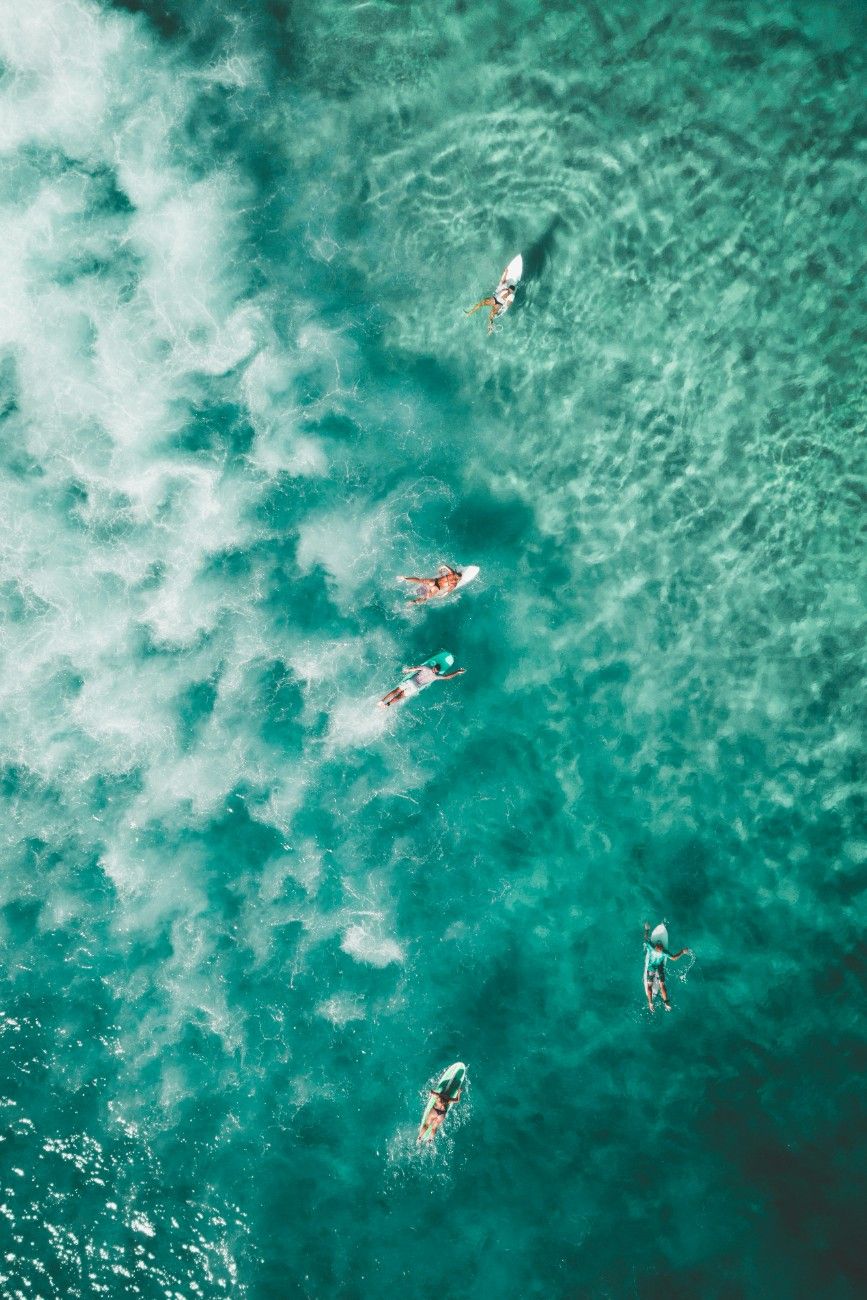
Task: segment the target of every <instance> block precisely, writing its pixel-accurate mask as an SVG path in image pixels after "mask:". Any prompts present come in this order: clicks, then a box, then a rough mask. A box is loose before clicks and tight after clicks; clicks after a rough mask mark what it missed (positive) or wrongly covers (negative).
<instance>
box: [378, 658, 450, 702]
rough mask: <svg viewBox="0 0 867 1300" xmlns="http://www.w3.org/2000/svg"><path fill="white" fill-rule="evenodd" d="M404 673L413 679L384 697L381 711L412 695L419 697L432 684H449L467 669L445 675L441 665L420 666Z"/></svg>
mask: <svg viewBox="0 0 867 1300" xmlns="http://www.w3.org/2000/svg"><path fill="white" fill-rule="evenodd" d="M403 671H404V673H412V677H410V678H408V679H407V681H405V682H401V684H400V686H395V688H394V690H393V691H389V692H388V694H387V695H383V697H382V699H381V700H380V701H379V707H380V708H381V709H387V708H388V706H389V705H390V704H397V703H398V702H399V701H400V700H408V699H409V698H410V696H412V695H418V693H419V691H421V690H423V689H424V688H425V686H430V684H431V682H436V681H440V682H447V681H450V680H451V678H452V677H460V675H461V673H465V672H466V671H467V670H466V668H456V669H455V671H454V672H453V673H444V672H443V670H442V667H441V665H440V664H420V665H419V666H418V668H404V669H403Z"/></svg>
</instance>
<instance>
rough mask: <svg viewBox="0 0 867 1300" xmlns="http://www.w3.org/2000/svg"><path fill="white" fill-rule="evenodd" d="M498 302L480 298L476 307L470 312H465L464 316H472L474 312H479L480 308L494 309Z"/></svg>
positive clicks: (494, 299)
mask: <svg viewBox="0 0 867 1300" xmlns="http://www.w3.org/2000/svg"><path fill="white" fill-rule="evenodd" d="M496 301H497V300H496V298H480V299H479V301H478V302H477V303H476V305H475V307H470V309H469V311H464V315H465V316H472V314H473V312H474V311H478V310H479V308H480V307H492V306H493V305H494V303H495V302H496Z"/></svg>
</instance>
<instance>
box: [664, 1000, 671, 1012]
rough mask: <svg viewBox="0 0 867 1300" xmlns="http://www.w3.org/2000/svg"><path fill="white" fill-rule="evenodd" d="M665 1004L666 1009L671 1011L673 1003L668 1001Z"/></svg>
mask: <svg viewBox="0 0 867 1300" xmlns="http://www.w3.org/2000/svg"><path fill="white" fill-rule="evenodd" d="M663 1005H664V1006H665V1009H666V1011H670V1010H671V1003H670V1002H666V1003H664V1004H663Z"/></svg>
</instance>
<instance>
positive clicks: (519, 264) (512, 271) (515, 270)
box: [497, 253, 524, 288]
mask: <svg viewBox="0 0 867 1300" xmlns="http://www.w3.org/2000/svg"><path fill="white" fill-rule="evenodd" d="M523 274H524V259H523V257H522V256H521V254H520V253H518V255H517V257H513V258H512V260H511V262H510V263H509V265H508V266H507V267H506V269H505V271H504V272H503V274H502V275H501V276H500V284H499V285H497V288H500V286H501V285H504V284H517V283H518V281H519V280H520V278H521V276H522V275H523Z"/></svg>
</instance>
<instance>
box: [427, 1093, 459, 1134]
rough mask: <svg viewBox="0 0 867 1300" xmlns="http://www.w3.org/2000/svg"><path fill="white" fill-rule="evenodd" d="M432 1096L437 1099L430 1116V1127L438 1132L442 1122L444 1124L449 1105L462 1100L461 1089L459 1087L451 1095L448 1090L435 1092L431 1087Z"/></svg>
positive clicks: (434, 1131)
mask: <svg viewBox="0 0 867 1300" xmlns="http://www.w3.org/2000/svg"><path fill="white" fill-rule="evenodd" d="M431 1096H432V1097H436V1101H435V1102H434V1108H433V1110H432V1111H431V1113H430V1115H429V1116H428V1128H429V1129H430V1130H431V1131H432V1132H433V1133H436V1131H437V1129H438V1128H439V1126H440V1124H442V1122H443V1120H444V1119H445V1117H446V1115H447V1114H448V1109H449V1106H454V1105H456V1104H457V1103H458V1102H459V1101H460V1099H461V1090H460V1088H458V1090H457V1092H456V1093H455V1095H454V1096H453V1097H450V1096H449V1095H448V1093H447V1092H434V1090H433V1089H431Z"/></svg>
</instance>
